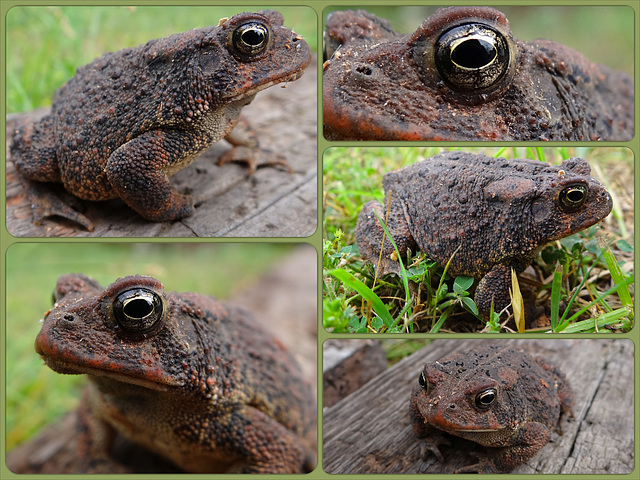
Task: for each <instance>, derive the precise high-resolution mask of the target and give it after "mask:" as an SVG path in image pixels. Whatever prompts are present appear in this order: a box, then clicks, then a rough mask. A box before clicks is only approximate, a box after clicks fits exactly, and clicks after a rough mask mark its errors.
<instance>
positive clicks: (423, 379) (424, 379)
mask: <svg viewBox="0 0 640 480" xmlns="http://www.w3.org/2000/svg"><path fill="white" fill-rule="evenodd" d="M418 383H419V384H420V387H421V388H422V389H424V390H428V389H429V381H428V380H427V376H426V375H425V374H424V372H420V377H418Z"/></svg>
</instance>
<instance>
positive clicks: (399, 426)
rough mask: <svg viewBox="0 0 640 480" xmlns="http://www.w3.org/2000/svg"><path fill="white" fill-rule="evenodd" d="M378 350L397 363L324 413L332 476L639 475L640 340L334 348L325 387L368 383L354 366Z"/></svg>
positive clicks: (340, 343)
mask: <svg viewBox="0 0 640 480" xmlns="http://www.w3.org/2000/svg"><path fill="white" fill-rule="evenodd" d="M376 343H377V344H378V345H375V344H376ZM378 350H382V351H383V356H384V352H385V351H386V353H387V354H388V356H389V357H390V358H393V359H394V361H395V363H393V364H392V365H391V366H389V367H388V368H385V367H383V369H382V370H381V371H380V372H379V373H377V374H376V375H375V376H374V377H373V379H371V380H370V381H368V382H367V383H364V385H362V386H361V387H360V388H358V389H356V390H355V391H352V392H350V393H347V394H346V395H345V396H343V397H341V398H339V399H336V398H333V399H332V401H335V403H334V404H332V405H331V406H326V405H325V407H324V411H323V468H324V471H325V472H327V473H330V474H387V475H397V474H424V473H427V474H436V473H440V474H452V473H474V472H475V473H485V474H495V473H511V474H531V473H543V474H598V473H599V474H609V475H611V474H629V473H631V472H632V471H633V469H634V427H633V425H634V422H633V418H634V413H633V412H634V394H633V392H634V387H633V379H634V374H635V368H634V365H635V362H634V344H633V342H632V341H631V340H628V339H618V340H613V339H610V338H609V339H581V340H576V339H571V340H559V339H539V340H514V339H509V340H507V339H500V340H498V339H481V340H479V339H446V340H424V339H423V340H391V339H384V340H366V341H363V340H349V339H331V340H328V341H326V342H325V343H324V347H323V355H324V367H323V368H324V377H325V378H324V384H325V385H326V384H331V383H332V382H334V381H335V380H336V379H335V378H334V375H335V374H336V371H338V372H339V374H338V375H339V377H338V378H339V379H340V380H341V381H342V382H343V383H347V382H353V383H358V381H359V379H358V376H359V374H360V371H361V370H362V369H361V368H353V366H354V365H356V364H357V363H359V362H360V361H362V359H364V358H367V359H370V358H378V357H379V354H378V353H377V351H378ZM336 352H338V353H337V354H336ZM346 352H349V353H346ZM408 352H413V353H410V354H408ZM398 353H399V354H400V358H401V359H400V360H399V358H397V357H398ZM403 356H404V358H402V357H403ZM332 357H339V358H340V360H339V361H331V360H329V362H328V361H327V360H328V358H332ZM352 357H356V360H354V361H352ZM398 360H399V361H398ZM327 363H329V364H330V366H329V367H327ZM350 363H351V366H350ZM374 363H377V361H376V360H374ZM610 372H616V374H615V376H614V375H611V374H610ZM612 403H613V404H615V405H616V407H615V408H610V405H611V404H612ZM353 412H358V414H357V415H354V413H353ZM594 439H597V442H598V444H599V445H615V455H614V454H611V453H610V451H608V449H607V448H597V449H594V448H593V441H594ZM346 445H348V448H345V446H346Z"/></svg>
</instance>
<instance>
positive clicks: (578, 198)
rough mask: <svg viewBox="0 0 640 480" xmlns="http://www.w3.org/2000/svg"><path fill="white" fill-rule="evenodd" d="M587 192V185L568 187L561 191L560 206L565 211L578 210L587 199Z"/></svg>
mask: <svg viewBox="0 0 640 480" xmlns="http://www.w3.org/2000/svg"><path fill="white" fill-rule="evenodd" d="M587 192H588V189H587V187H586V185H582V184H578V185H571V186H569V187H566V188H565V189H564V190H562V191H561V192H560V196H559V199H560V208H562V210H564V211H565V212H574V211H576V210H578V209H579V208H580V207H581V206H582V205H584V202H585V201H586V200H587Z"/></svg>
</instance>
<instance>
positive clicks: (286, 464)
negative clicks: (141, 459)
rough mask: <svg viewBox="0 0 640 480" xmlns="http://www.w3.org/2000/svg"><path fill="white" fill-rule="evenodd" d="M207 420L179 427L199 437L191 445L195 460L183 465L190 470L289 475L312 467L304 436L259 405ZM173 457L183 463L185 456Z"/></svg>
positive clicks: (181, 430)
mask: <svg viewBox="0 0 640 480" xmlns="http://www.w3.org/2000/svg"><path fill="white" fill-rule="evenodd" d="M203 420H204V422H203V423H198V424H196V425H194V424H188V425H187V424H186V425H184V427H178V428H176V431H177V432H178V433H179V434H181V435H184V436H185V437H189V438H193V439H197V443H196V444H193V445H192V446H191V447H190V448H189V452H191V453H195V456H194V458H195V460H193V459H189V460H187V462H188V465H182V466H183V468H185V469H188V470H189V469H190V470H189V471H193V472H202V473H205V472H220V471H224V472H225V473H245V474H246V473H261V474H262V473H271V474H274V473H280V474H285V473H306V472H305V470H306V469H308V467H309V464H310V459H309V453H310V452H309V451H307V449H306V448H305V447H304V446H303V444H302V441H301V438H300V437H299V436H298V435H297V434H296V433H294V431H293V430H290V429H289V428H287V427H286V426H285V425H283V424H281V423H280V422H279V421H277V420H276V419H274V418H273V417H271V416H270V415H268V414H267V413H265V412H263V411H261V410H259V409H257V408H254V407H250V406H240V407H238V408H237V409H236V408H233V409H231V411H227V412H225V413H222V414H221V413H220V412H215V413H213V414H212V416H211V417H209V418H206V419H203ZM194 433H197V435H195V436H194V435H193V434H194ZM173 460H174V461H175V462H176V464H178V465H180V461H181V460H184V459H173ZM221 467H222V468H221Z"/></svg>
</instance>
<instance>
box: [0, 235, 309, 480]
mask: <svg viewBox="0 0 640 480" xmlns="http://www.w3.org/2000/svg"><path fill="white" fill-rule="evenodd" d="M52 294H53V301H52ZM7 299H8V302H7V334H8V337H9V338H11V339H12V340H11V342H10V343H9V344H8V345H7V357H6V358H7V359H8V362H7V366H6V379H7V390H6V391H7V412H6V418H7V448H8V452H9V454H8V459H7V463H8V467H9V469H10V470H11V471H12V472H14V473H23V474H24V473H49V474H70V473H180V472H182V473H186V472H199V473H203V472H209V473H216V472H217V473H220V472H226V471H233V472H246V473H276V472H278V473H304V472H308V471H311V470H313V469H314V468H315V461H316V460H315V458H316V435H317V433H316V423H317V409H316V403H317V402H316V396H317V395H316V390H317V380H316V372H317V354H316V344H317V332H316V328H317V313H316V311H317V253H316V250H315V248H314V247H313V246H312V245H309V244H301V245H295V244H273V243H250V244H249V243H228V244H181V243H171V244H156V243H153V244H151V243H90V244H88V243H80V244H78V243H47V244H42V243H19V244H15V245H12V246H11V247H10V248H9V250H8V254H7ZM38 319H41V320H40V321H38ZM34 343H35V348H34ZM100 439H104V440H103V441H99V440H100ZM108 439H110V440H108ZM248 447H250V448H248Z"/></svg>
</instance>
